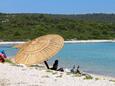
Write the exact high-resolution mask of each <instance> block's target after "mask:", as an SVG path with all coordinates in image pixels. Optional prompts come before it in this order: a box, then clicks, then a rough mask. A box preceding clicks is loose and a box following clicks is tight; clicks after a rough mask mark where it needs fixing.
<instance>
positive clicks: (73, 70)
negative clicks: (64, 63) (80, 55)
mask: <svg viewBox="0 0 115 86" xmlns="http://www.w3.org/2000/svg"><path fill="white" fill-rule="evenodd" d="M71 72H72V73H75V65H73V68H72V69H71Z"/></svg>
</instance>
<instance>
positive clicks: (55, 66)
mask: <svg viewBox="0 0 115 86" xmlns="http://www.w3.org/2000/svg"><path fill="white" fill-rule="evenodd" d="M51 69H52V70H57V69H58V60H55V62H54V64H53V67H52V68H51Z"/></svg>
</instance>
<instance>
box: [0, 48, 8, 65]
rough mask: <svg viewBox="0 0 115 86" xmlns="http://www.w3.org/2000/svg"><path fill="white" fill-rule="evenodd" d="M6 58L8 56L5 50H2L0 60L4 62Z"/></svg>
mask: <svg viewBox="0 0 115 86" xmlns="http://www.w3.org/2000/svg"><path fill="white" fill-rule="evenodd" d="M6 58H7V56H6V54H5V52H4V50H0V62H1V63H4V62H5V59H6Z"/></svg>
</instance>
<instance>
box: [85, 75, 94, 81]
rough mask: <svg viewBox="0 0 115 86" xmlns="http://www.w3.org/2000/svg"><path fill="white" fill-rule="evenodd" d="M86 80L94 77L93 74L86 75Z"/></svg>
mask: <svg viewBox="0 0 115 86" xmlns="http://www.w3.org/2000/svg"><path fill="white" fill-rule="evenodd" d="M84 79H85V80H89V79H93V77H92V76H90V75H87V76H85V78H84Z"/></svg>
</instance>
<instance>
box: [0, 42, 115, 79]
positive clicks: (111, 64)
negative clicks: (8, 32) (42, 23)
mask: <svg viewBox="0 0 115 86" xmlns="http://www.w3.org/2000/svg"><path fill="white" fill-rule="evenodd" d="M12 46H13V45H0V49H3V50H5V52H6V54H7V56H9V57H12V56H15V55H16V53H17V52H18V49H16V48H13V47H12ZM56 59H58V60H59V67H64V68H69V69H71V68H72V66H73V65H76V67H77V65H79V66H80V70H81V71H85V72H89V73H94V74H100V75H105V76H112V77H115V43H73V44H65V45H64V47H63V49H62V50H61V51H60V52H58V53H57V54H56V55H55V56H54V57H53V58H51V59H50V60H49V61H48V63H49V64H50V65H52V64H53V62H54V61H55V60H56Z"/></svg>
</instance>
